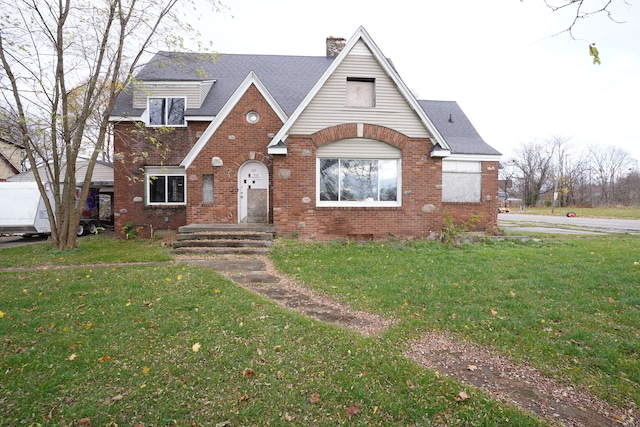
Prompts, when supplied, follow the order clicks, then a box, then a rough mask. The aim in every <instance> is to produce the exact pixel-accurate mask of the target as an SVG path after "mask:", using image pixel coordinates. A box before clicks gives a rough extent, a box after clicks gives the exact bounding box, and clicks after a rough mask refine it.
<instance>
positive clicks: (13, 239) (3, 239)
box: [0, 236, 49, 249]
mask: <svg viewBox="0 0 640 427" xmlns="http://www.w3.org/2000/svg"><path fill="white" fill-rule="evenodd" d="M48 237H49V236H35V237H27V238H25V237H22V236H0V249H4V248H15V247H16V246H24V245H31V244H33V243H42V242H46V241H47V239H48Z"/></svg>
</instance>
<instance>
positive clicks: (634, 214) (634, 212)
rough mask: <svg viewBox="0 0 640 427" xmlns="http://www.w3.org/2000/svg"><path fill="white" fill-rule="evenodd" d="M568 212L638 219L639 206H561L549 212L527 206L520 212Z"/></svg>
mask: <svg viewBox="0 0 640 427" xmlns="http://www.w3.org/2000/svg"><path fill="white" fill-rule="evenodd" d="M518 212H520V210H519V207H518V206H513V207H512V208H511V213H518ZM568 212H575V213H576V215H577V216H580V217H587V218H619V219H640V206H630V207H627V206H618V207H610V208H578V207H561V208H555V209H554V212H553V213H552V212H551V208H550V207H540V208H531V207H527V208H526V209H525V210H524V211H522V213H525V214H531V215H554V216H565V215H566V214H567V213H568Z"/></svg>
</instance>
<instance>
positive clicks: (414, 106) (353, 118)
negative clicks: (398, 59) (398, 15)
mask: <svg viewBox="0 0 640 427" xmlns="http://www.w3.org/2000/svg"><path fill="white" fill-rule="evenodd" d="M349 79H361V80H363V81H373V84H374V88H375V106H374V107H371V108H367V107H349V106H348V103H347V100H346V96H347V82H348V80H349ZM345 116H346V117H348V119H347V121H349V122H353V123H365V122H366V123H372V122H373V123H379V124H381V125H383V126H386V127H390V128H394V129H397V130H399V131H401V132H403V133H406V134H407V135H408V136H412V137H422V138H425V137H427V138H431V140H432V141H433V143H434V145H438V146H439V147H440V148H441V149H443V151H442V155H443V156H444V155H447V154H448V150H449V146H448V144H447V142H446V141H445V139H444V138H443V137H442V135H440V132H439V131H438V129H437V128H436V127H435V126H434V124H433V123H432V122H431V119H430V118H429V117H428V116H427V114H426V113H425V112H424V110H423V109H422V108H421V107H420V105H419V104H418V102H417V100H416V99H415V97H414V96H413V95H412V94H411V92H410V91H409V89H408V88H407V87H406V86H405V84H404V83H403V82H402V80H401V79H400V77H399V76H398V74H397V72H396V71H395V70H394V69H393V67H392V66H391V64H390V62H389V61H388V60H387V59H386V58H385V57H384V56H383V55H382V53H381V52H380V50H379V49H378V47H377V46H376V44H375V43H374V42H373V40H372V39H371V37H370V36H369V34H368V33H367V32H366V31H365V30H364V28H363V27H360V28H359V29H358V31H356V33H355V34H354V36H353V37H351V39H349V42H348V43H347V44H346V46H345V47H344V49H343V50H342V52H341V53H340V54H339V55H338V57H337V58H336V59H335V60H334V62H333V64H332V65H331V66H330V67H329V68H328V69H327V71H326V72H325V74H324V75H323V76H322V77H321V78H320V79H319V80H318V82H317V83H316V85H315V86H314V88H313V89H312V90H311V91H310V92H309V94H308V95H307V97H306V98H305V99H304V100H303V101H302V103H301V104H300V105H299V106H298V108H297V109H296V110H295V111H294V113H293V114H292V115H291V117H290V118H289V120H288V121H287V122H286V123H285V124H284V126H283V128H282V129H281V130H280V132H278V134H276V135H275V137H274V139H273V141H272V142H271V144H269V153H270V154H286V139H287V137H288V135H289V134H311V133H314V132H316V131H318V130H320V129H322V128H324V127H327V126H334V125H337V124H340V123H345Z"/></svg>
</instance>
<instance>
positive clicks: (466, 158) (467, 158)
mask: <svg viewBox="0 0 640 427" xmlns="http://www.w3.org/2000/svg"><path fill="white" fill-rule="evenodd" d="M500 157H501V156H498V155H493V154H452V155H450V156H449V157H447V158H446V159H444V161H449V160H458V161H463V162H499V161H500Z"/></svg>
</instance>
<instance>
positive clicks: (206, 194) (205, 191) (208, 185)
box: [202, 175, 213, 203]
mask: <svg viewBox="0 0 640 427" xmlns="http://www.w3.org/2000/svg"><path fill="white" fill-rule="evenodd" d="M202 203H213V175H202Z"/></svg>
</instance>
